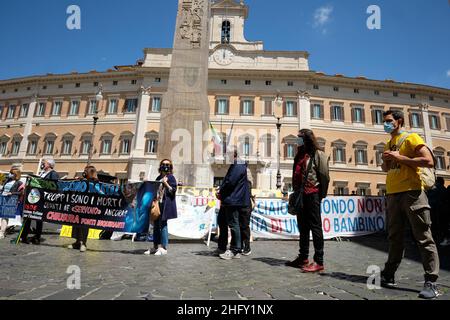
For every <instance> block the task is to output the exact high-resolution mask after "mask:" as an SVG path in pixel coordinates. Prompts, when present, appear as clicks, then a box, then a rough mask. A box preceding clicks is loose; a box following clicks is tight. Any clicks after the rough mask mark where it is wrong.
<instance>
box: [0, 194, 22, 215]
mask: <svg viewBox="0 0 450 320" xmlns="http://www.w3.org/2000/svg"><path fill="white" fill-rule="evenodd" d="M20 208H21V207H20V206H19V197H18V196H2V195H0V218H3V219H14V218H15V217H16V215H20Z"/></svg>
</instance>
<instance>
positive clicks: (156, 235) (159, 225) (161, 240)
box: [153, 217, 169, 249]
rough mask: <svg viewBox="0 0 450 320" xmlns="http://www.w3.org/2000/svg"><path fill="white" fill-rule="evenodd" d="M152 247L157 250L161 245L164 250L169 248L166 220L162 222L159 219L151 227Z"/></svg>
mask: <svg viewBox="0 0 450 320" xmlns="http://www.w3.org/2000/svg"><path fill="white" fill-rule="evenodd" d="M153 245H154V246H155V248H158V246H159V245H161V246H162V247H163V248H164V249H167V247H168V246H169V228H168V227H167V220H166V221H162V220H161V217H160V218H159V219H158V220H156V221H155V223H154V226H153Z"/></svg>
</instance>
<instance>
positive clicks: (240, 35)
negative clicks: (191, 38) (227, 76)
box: [210, 0, 263, 65]
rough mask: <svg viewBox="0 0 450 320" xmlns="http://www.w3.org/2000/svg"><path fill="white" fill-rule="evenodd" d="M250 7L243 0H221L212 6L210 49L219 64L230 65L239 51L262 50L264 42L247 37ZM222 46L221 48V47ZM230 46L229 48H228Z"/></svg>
mask: <svg viewBox="0 0 450 320" xmlns="http://www.w3.org/2000/svg"><path fill="white" fill-rule="evenodd" d="M248 13H249V9H248V6H247V5H245V4H244V1H243V0H240V1H236V0H219V1H215V3H213V4H212V6H211V21H210V23H211V40H210V49H211V50H216V49H217V50H216V52H215V53H214V55H213V58H214V60H215V62H216V63H218V64H219V65H229V64H230V63H231V62H232V60H233V58H234V55H235V53H234V52H233V49H234V50H237V51H262V50H263V42H262V41H254V42H250V41H247V40H246V39H245V35H244V30H245V20H247V18H248ZM219 47H220V48H219ZM227 47H228V48H227Z"/></svg>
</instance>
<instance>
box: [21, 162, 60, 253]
mask: <svg viewBox="0 0 450 320" xmlns="http://www.w3.org/2000/svg"><path fill="white" fill-rule="evenodd" d="M54 169H55V160H53V159H44V160H43V161H42V164H41V170H42V172H41V174H40V175H39V176H40V177H41V178H42V179H44V180H52V181H57V180H58V179H59V175H58V173H57V172H56V171H55V170H54ZM43 225H44V224H43V222H42V221H37V220H36V234H35V236H34V237H33V238H32V239H31V242H32V243H33V244H35V245H39V244H41V235H42V228H43ZM30 229H31V219H26V220H25V222H24V227H23V231H22V235H21V241H22V243H26V244H29V243H30V242H29V240H28V234H29V233H30Z"/></svg>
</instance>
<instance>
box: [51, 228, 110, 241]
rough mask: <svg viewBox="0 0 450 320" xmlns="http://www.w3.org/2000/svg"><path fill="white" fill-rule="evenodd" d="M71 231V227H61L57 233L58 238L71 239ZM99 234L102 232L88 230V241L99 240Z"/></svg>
mask: <svg viewBox="0 0 450 320" xmlns="http://www.w3.org/2000/svg"><path fill="white" fill-rule="evenodd" d="M72 230H73V227H72V226H62V228H61V231H60V233H59V236H60V237H62V238H73V236H72ZM101 232H102V230H98V229H89V233H88V239H90V240H99V239H100V233H101Z"/></svg>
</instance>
